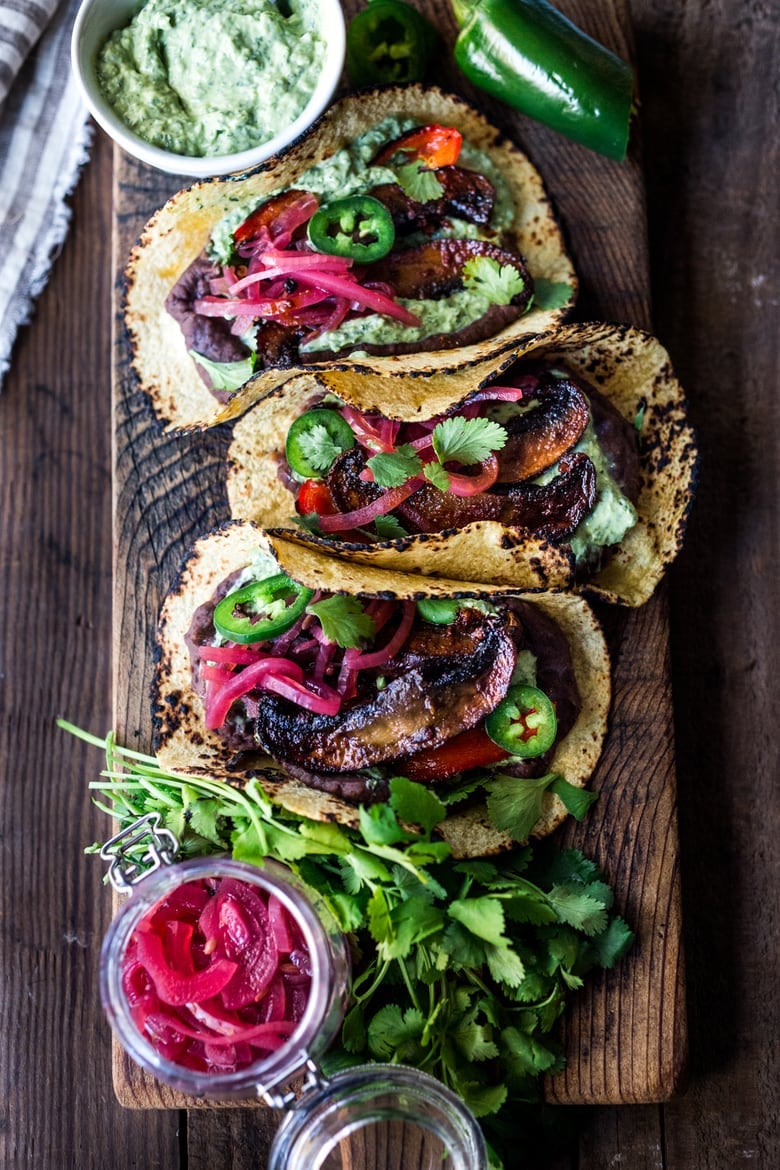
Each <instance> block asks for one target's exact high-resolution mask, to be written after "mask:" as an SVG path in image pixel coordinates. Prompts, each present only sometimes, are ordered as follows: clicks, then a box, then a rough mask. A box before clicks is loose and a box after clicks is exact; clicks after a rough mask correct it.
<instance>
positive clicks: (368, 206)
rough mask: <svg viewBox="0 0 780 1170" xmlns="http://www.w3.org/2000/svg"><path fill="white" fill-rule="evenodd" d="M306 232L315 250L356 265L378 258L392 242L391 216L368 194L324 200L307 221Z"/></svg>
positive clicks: (388, 248)
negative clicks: (347, 260) (353, 262)
mask: <svg viewBox="0 0 780 1170" xmlns="http://www.w3.org/2000/svg"><path fill="white" fill-rule="evenodd" d="M307 233H308V237H309V243H310V244H311V246H312V248H315V249H316V250H317V251H318V252H325V253H326V254H327V255H328V256H346V257H348V258H349V259H350V260H356V261H357V262H358V263H359V264H370V263H371V262H372V261H374V260H381V259H382V257H383V256H386V255H387V253H388V252H389V251H390V249H391V248H392V246H393V244H394V243H395V226H394V224H393V217H392V216H391V215H390V212H389V211H388V210H387V208H386V207H385V205H384V203H380V202H379V200H378V199H374V198H373V196H371V195H348V196H347V197H346V198H345V199H334V200H333V202H332V203H326V204H325V206H324V207H321V208H320V209H319V211H315V213H314V215H313V216H312V217H311V219H310V220H309V226H308V228H307Z"/></svg>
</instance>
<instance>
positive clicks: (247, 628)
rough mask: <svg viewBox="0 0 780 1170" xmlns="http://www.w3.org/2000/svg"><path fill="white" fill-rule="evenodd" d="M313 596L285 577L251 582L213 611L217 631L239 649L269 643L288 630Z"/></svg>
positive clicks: (277, 575)
mask: <svg viewBox="0 0 780 1170" xmlns="http://www.w3.org/2000/svg"><path fill="white" fill-rule="evenodd" d="M313 596H314V592H313V590H311V589H306V588H304V586H303V585H299V584H298V583H297V582H296V581H293V580H291V579H290V578H289V577H288V576H287V574H286V573H277V574H276V575H275V576H273V577H266V578H265V579H264V580H263V581H252V582H251V584H249V585H245V586H244V587H243V588H242V589H236V590H234V592H233V593H228V595H227V597H223V598H222V600H221V601H220V602H219V604H218V605H217V607H216V609H215V610H214V628H215V629H216V631H217V633H219V634H221V635H222V637H223V638H227V639H228V641H230V642H238V643H239V644H240V645H246V644H247V643H249V642H267V641H268V640H269V639H271V638H276V637H278V635H279V634H283V633H284V632H285V630H289V628H290V626H292V625H294V624H295V622H296V621H297V620H298V618H299V617H300V616H301V614H302V613H303V611H304V610H305V609H306V606H307V605H308V604H309V602H310V601H311V599H312V597H313Z"/></svg>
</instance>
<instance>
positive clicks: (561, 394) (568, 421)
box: [498, 378, 590, 483]
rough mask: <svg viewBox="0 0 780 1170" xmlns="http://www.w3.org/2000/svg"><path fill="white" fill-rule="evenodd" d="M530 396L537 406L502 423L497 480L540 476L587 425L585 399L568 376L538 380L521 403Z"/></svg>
mask: <svg viewBox="0 0 780 1170" xmlns="http://www.w3.org/2000/svg"><path fill="white" fill-rule="evenodd" d="M533 399H535V400H536V402H537V403H538V405H536V406H534V407H533V408H532V409H531V410H526V411H523V412H522V413H519V414H515V415H513V416H512V417H511V418H510V419H509V420H508V421H507V422H506V423H505V424H504V425H505V427H506V429H507V433H508V436H509V437H508V439H507V442H506V446H505V447H503V448H502V450H501V451H499V452H498V483H520V482H522V480H524V479H533V478H534V476H537V475H540V474H541V472H543V471H546V470H547V468H548V467H552V466H553V464H555V463H557V462H558V461H559V460H560V459H562V458H563V456H564V455H565V454H566V452H567V451H570V450H571V448H572V447H573V446H574V445H575V443H577V442H578V441H579V439H580V438H581V436H582V433H583V431H584V430H585V428H586V426H587V425H588V419H589V417H590V408H589V406H588V400H587V398H586V397H585V395H584V394H583V392H582V390H580V388H579V386H577V385H576V383H574V382H571V381H569V380H568V379H566V380H564V379H559V378H546V379H544V380H542V381H540V383H539V386H538V387H537V389H536V390H535V391H534V392H533V394H529V395H528V396H527V397H525V398H524V399H523V403H526V402H529V401H532V400H533Z"/></svg>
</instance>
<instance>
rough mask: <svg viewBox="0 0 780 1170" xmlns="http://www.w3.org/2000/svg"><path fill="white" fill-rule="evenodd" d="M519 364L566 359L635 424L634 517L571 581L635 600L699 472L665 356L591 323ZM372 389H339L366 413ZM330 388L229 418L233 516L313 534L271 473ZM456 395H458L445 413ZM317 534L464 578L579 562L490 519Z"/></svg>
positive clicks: (332, 548)
mask: <svg viewBox="0 0 780 1170" xmlns="http://www.w3.org/2000/svg"><path fill="white" fill-rule="evenodd" d="M522 359H526V360H534V361H537V360H540V359H541V360H549V361H551V362H561V363H563V364H565V365H566V366H567V367H568V368H569V369H570V370H571V371H572V372H573V373H574V374H575V375H576V374H580V375H581V376H582V377H583V378H584V379H586V381H588V382H590V383H591V384H592V385H593V386H595V388H596V389H598V390H599V391H600V392H601V393H602V394H603V395H604V397H605V398H607V399H609V401H610V402H612V403H613V405H614V406H615V407H617V409H618V410H619V411H620V413H621V414H622V415H623V417H624V418H626V419H627V420H628V421H629V422H631V423H632V424H635V425H636V426H637V430H638V431H639V460H640V471H641V488H640V494H639V499H638V501H637V512H638V522H637V524H636V526H635V527H634V528H632V529H631V530H630V531H629V532H628V533H627V534H626V536H625V537H624V538H623V540H622V542H621V544H620V546H619V548H618V549H617V550H616V551H615V552H614V553H613V554H612V556H611V558H610V559H609V561H608V562H607V563H606V564H605V565H604V566H603V567H602V569H601V570H600V571H599V572H598V573H597V574H596V575H595V576H594V577H592V578H591V579H590V580H589V581H587V582H585V583H582V584H580V585H578V586H577V588H579V589H585V590H587V591H588V592H589V593H590V594H591V595H593V596H596V597H598V598H600V599H602V600H604V601H609V602H614V603H620V604H623V605H629V606H638V605H642V604H644V602H645V601H647V600H648V599H649V598H650V597H651V596H652V594H653V592H654V590H655V588H656V586H657V585H658V583H659V581H660V580H661V578H662V576H663V574H664V572H665V571H666V569H667V567H668V566H669V565H670V564H671V563H672V561H673V560H674V558H675V556H676V555H677V553H678V551H679V549H680V548H681V546H682V542H683V537H684V533H685V526H686V521H687V517H688V512H689V509H690V506H691V502H692V499H693V487H694V480H695V472H696V462H697V452H696V443H695V438H694V434H693V430H692V428H691V426H690V423H689V422H688V418H687V408H686V402H685V395H684V392H683V389H682V386H681V385H680V383H679V381H678V380H677V378H676V376H675V373H674V370H673V369H672V365H671V361H670V358H669V354H668V353H667V352H666V350H665V349H664V347H663V346H662V345H661V343H660V342H659V341H658V340H657V339H656V338H654V337H652V336H651V335H650V334H648V333H645V332H643V331H642V330H639V329H634V328H632V327H630V326H627V325H609V324H604V323H590V324H576V325H566V326H563V327H561V328H560V329H558V330H555V331H554V332H552V333H550V334H548V335H547V336H546V337H544V338H539V339H537V340H536V341H534V342H532V343H530V344H529V345H528V346H527V347H526V348H525V350H524V351H523V353H522ZM502 377H504V378H511V375H508V374H507V373H504V374H503V375H502ZM474 388H476V387H472V389H474ZM377 389H378V386H377V383H376V382H375V381H374V380H373V379H370V378H365V377H362V376H360V375H358V374H356V373H355V372H353V373H352V375H351V377H350V380H349V384H348V385H346V384H340V385H339V387H338V391H337V392H338V394H339V396H340V397H341V398H343V399H344V400H345V401H346V402H347V403H348V404H349V405H350V406H354V407H356V408H357V409H358V410H362V411H368V412H370V411H374V410H378V409H380V408H379V406H378V405H377ZM327 390H333V391H335V390H336V387H335V386H334V385H333V383H332V381H331V377H330V374H329V373H328V372H326V371H323V372H322V373H320V374H317V375H316V376H314V375H304V376H303V377H300V378H297V379H295V380H293V381H290V382H288V383H287V384H286V385H284V386H282V387H280V388H278V389H277V391H276V392H275V393H274V394H272V395H271V396H269V397H268V398H267V399H266V400H265V401H264V402H263V404H262V406H261V407H259V408H256V409H254V410H252V411H250V412H249V413H247V414H246V415H245V416H244V417H243V418H242V419H240V420H239V421H238V422H237V423H236V425H235V427H234V431H233V438H232V442H231V445H230V449H229V452H228V467H227V492H228V499H229V502H230V511H231V515H232V516H234V517H236V518H239V519H247V520H254V521H255V522H257V523H258V524H261V525H262V526H263V527H264V528H267V529H271V530H277V529H278V530H283V529H289V530H290V531H289V532H288V533H286V534H285V535H286V536H287V538H288V539H291V540H298V539H308V538H303V537H301V536H300V534H299V530H298V529H296V528H295V526H294V524H293V522H292V520H291V517H292V516H293V515H294V506H293V497H292V495H291V493H290V492H289V491H288V490H287V488H286V487H285V486H284V484H283V483H282V482H281V480H280V479H279V476H278V474H277V469H278V461H277V454H278V453H279V452H283V451H284V444H285V437H286V435H287V430H288V428H289V426H290V424H291V423H292V421H293V420H294V419H295V418H296V417H297V416H298V415H299V414H301V413H302V412H303V411H304V410H305V409H306V408H307V406H308V405H309V404H310V403H312V402H314V401H316V400H317V398H318V397H321V396H322V394H323V392H326V391H327ZM463 397H465V395H461V394H459V395H458V396H455V397H453V398H452V399H451V400H450V403H449V404H448V408H452V407H453V406H456V405H457V404H458V403H459V402H460V401H462V399H463ZM382 413H386V412H385V411H382ZM434 413H436V412H435V411H430V410H428V411H426V412H425V413H424V414H411V415H410V414H409V413H408V412H407V411H406V410H405V409H403V408H402V407H401V406H398V407H397V408H396V409H395V410H393V411H391V412H390V417H392V418H400V419H403V420H405V421H412V420H414V419H420V418H423V419H425V418H430V417H431V416H432V414H434ZM314 539H315V540H317V541H318V542H319V543H320V544H321V546H322V547H323V548H324V549H326V550H327V551H328V552H330V553H331V555H334V556H337V557H340V558H343V559H349V560H355V561H360V562H362V563H365V564H370V565H375V566H377V567H382V568H387V569H392V570H402V571H404V572H411V573H422V574H424V575H426V576H442V577H454V578H461V577H462V578H468V579H469V580H472V581H479V582H482V583H494V584H500V585H512V586H514V587H515V588H518V589H522V590H536V589H560V588H571V587H572V586H573V582H574V558H573V556H572V555H571V551H570V546H569V545H568V544H567V543H565V542H563V543H561V544H558V545H552V544H550V543H549V542H548V541H543V540H539V539H538V538H536V537H534V536H533V535H531V534H525V533H522V532H521V531H520V530H518V529H512V528H507V527H506V526H505V525H503V524H501V523H499V522H498V521H494V520H490V521H487V520H486V521H479V522H477V523H473V524H469V525H467V526H466V527H464V528H461V529H457V530H448V531H446V532H443V533H419V534H416V535H414V536H407V537H403V538H400V539H397V540H387V541H380V542H377V543H376V544H368V545H365V544H350V543H347V542H344V541H338V540H334V539H332V538H330V539H329V538H324V537H323V538H314Z"/></svg>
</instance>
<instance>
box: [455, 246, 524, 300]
mask: <svg viewBox="0 0 780 1170" xmlns="http://www.w3.org/2000/svg"><path fill="white" fill-rule="evenodd" d="M463 283H464V285H465V286H466V288H470V289H472V290H473V291H474V292H480V293H482V295H483V296H485V297H487V298H488V299H489V300H490V302H491V304H494V305H511V303H512V301H513V300H514V298H515V297H516V296H519V295H520V293H522V292H523V291H524V289H525V280H524V278H523V276H522V275H521V274H520V272H518V270H517V269H516V268H514V267H513V266H512V265H511V264H501V263H500V261H498V260H494V259H493V258H492V257H491V256H472V257H471V259H470V260H467V261H466V263H465V264H464V265H463Z"/></svg>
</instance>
